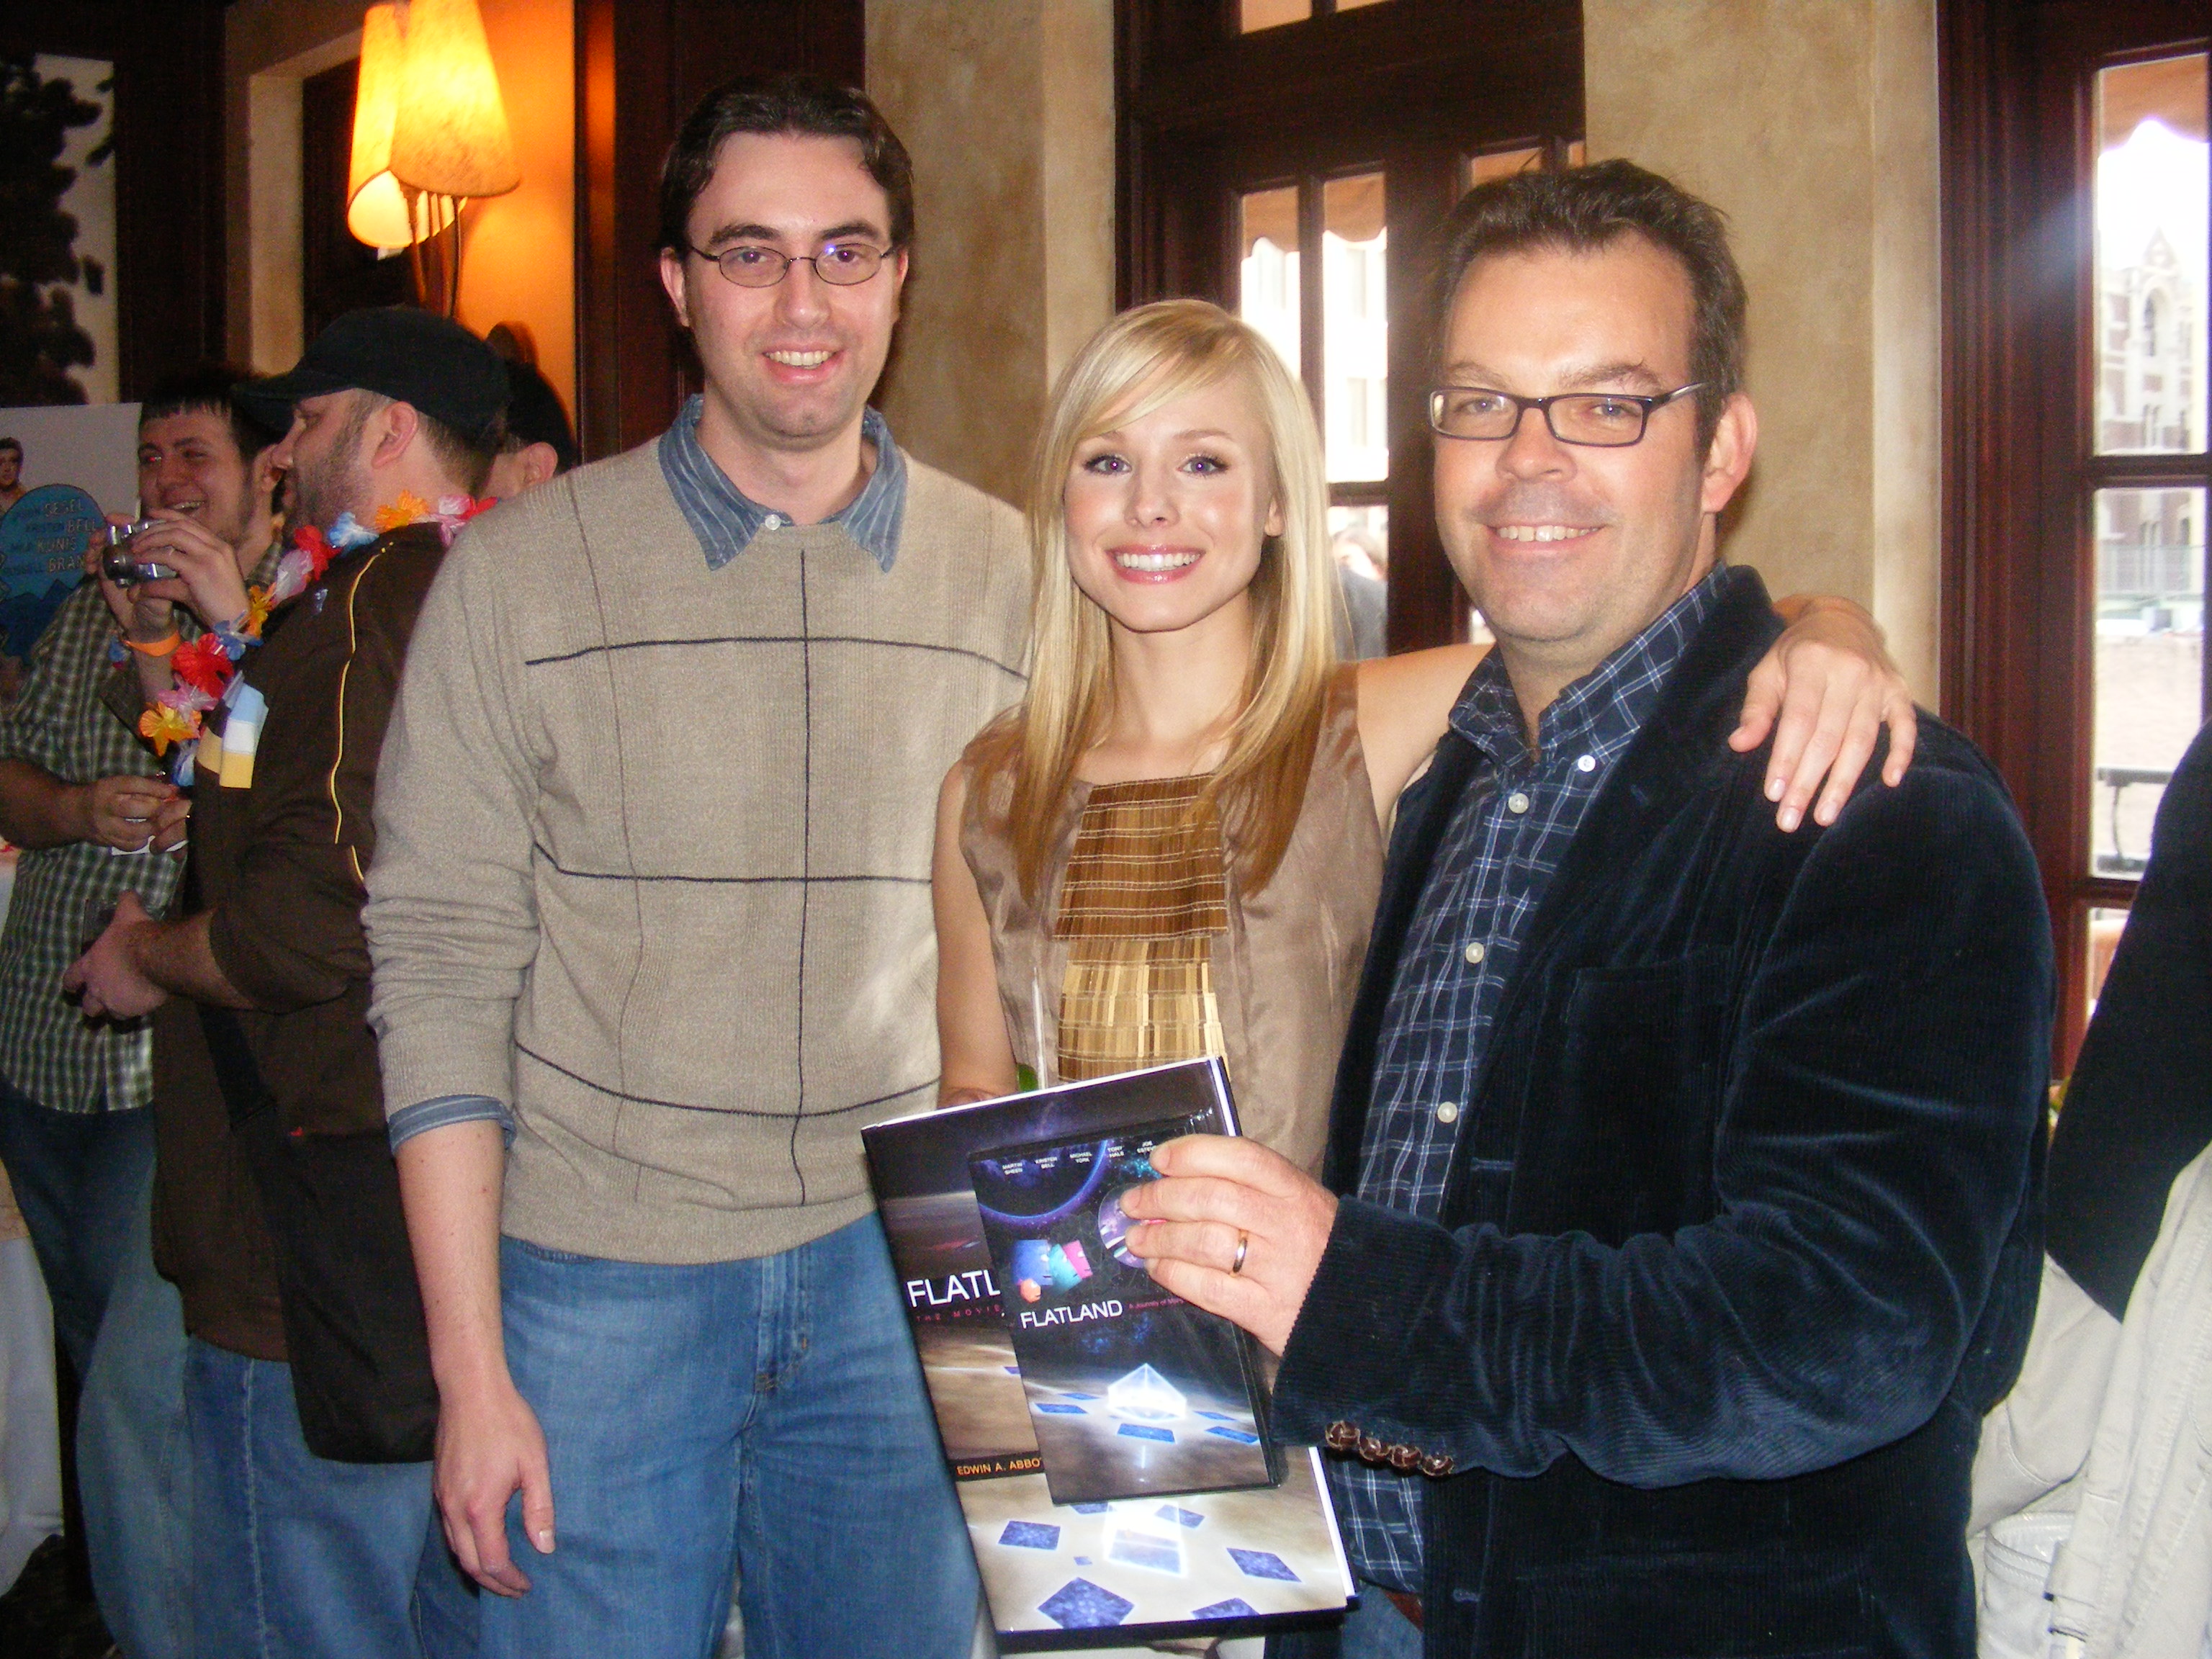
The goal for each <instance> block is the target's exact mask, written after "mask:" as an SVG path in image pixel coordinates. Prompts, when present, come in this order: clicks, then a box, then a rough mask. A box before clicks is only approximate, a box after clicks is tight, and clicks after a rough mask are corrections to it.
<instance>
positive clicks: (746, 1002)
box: [368, 444, 1029, 1262]
mask: <svg viewBox="0 0 2212 1659" xmlns="http://www.w3.org/2000/svg"><path fill="white" fill-rule="evenodd" d="M908 463H909V467H910V472H909V478H908V496H907V504H906V511H905V516H904V525H903V530H902V536H901V541H900V546H899V550H898V556H897V558H896V562H894V563H893V565H892V568H890V571H888V572H885V571H884V570H881V569H879V568H878V566H877V563H876V561H875V560H874V559H873V558H872V556H870V555H868V554H867V553H866V551H864V550H861V549H860V547H859V546H857V545H856V544H854V542H853V541H852V539H851V538H849V536H848V535H847V533H846V532H845V531H844V530H843V529H842V528H841V527H840V526H836V525H834V524H830V525H818V526H784V527H782V528H779V529H774V530H763V532H761V533H760V535H759V536H758V537H757V538H756V539H755V540H754V541H753V543H752V544H750V546H748V547H747V548H746V549H745V550H744V552H742V553H740V554H739V555H738V556H737V557H736V558H735V559H733V560H732V561H731V562H730V563H729V564H727V565H726V566H725V567H724V568H722V569H720V570H719V571H710V570H709V569H708V568H707V562H706V560H705V557H704V556H703V555H702V550H701V548H700V545H699V543H698V541H697V539H696V538H695V537H694V535H693V533H692V532H691V530H690V526H688V525H687V523H686V522H685V520H684V516H683V513H682V512H681V511H680V509H679V508H678V505H677V503H676V501H675V499H674V497H673V496H672V495H671V494H670V493H669V489H668V487H667V485H666V483H665V482H664V480H663V477H662V474H661V471H660V466H659V460H658V458H657V454H656V452H655V449H654V447H653V445H651V444H647V445H646V446H644V447H641V448H639V449H635V450H632V451H630V452H629V453H627V454H624V455H621V456H617V457H616V458H614V459H611V460H607V461H603V462H599V463H598V464H596V465H592V466H587V467H585V468H583V469H581V470H580V471H576V472H574V473H571V474H568V475H567V476H566V477H562V478H561V479H558V480H556V481H555V482H554V483H551V484H550V485H548V486H545V487H544V488H542V489H538V490H536V491H533V492H532V493H531V494H530V495H526V496H523V497H521V498H520V499H519V500H517V501H513V502H510V503H508V504H507V505H505V506H503V507H500V508H499V509H498V510H497V511H496V512H494V513H489V514H487V515H486V516H484V517H483V518H482V519H479V520H477V521H475V522H474V523H472V524H471V525H470V526H468V528H467V529H466V530H465V531H464V532H463V533H462V535H461V536H460V538H459V539H458V540H457V541H456V542H455V544H454V546H453V551H452V553H451V554H450V555H449V556H447V562H446V567H445V569H444V571H443V572H442V573H441V575H440V577H439V580H438V583H437V585H436V586H435V588H434V590H433V591H432V592H431V594H430V596H429V599H428V601H427V603H426V604H425V605H424V607H423V611H422V620H421V622H420V623H419V624H418V626H417V628H416V634H415V639H414V645H413V648H412V650H411V652H410V656H409V659H408V664H407V671H406V678H405V682H404V686H403V688H402V690H401V695H400V699H399V703H398V708H397V710H396V711H395V713H394V715H393V718H392V726H391V730H390V732H389V735H388V736H387V738H386V744H385V750H384V760H383V765H382V769H381V770H380V774H379V777H378V782H377V800H376V819H377V835H378V841H377V856H376V861H375V864H374V867H373V868H372V869H371V871H370V872H369V893H370V902H369V906H368V930H369V939H370V945H371V949H372V951H373V953H374V958H375V964H376V973H375V995H374V1003H373V1006H372V1011H371V1020H372V1023H373V1024H374V1026H375V1028H376V1030H377V1033H378V1036H379V1037H380V1040H381V1046H382V1060H383V1066H384V1078H385V1098H386V1104H387V1106H388V1108H389V1109H392V1110H394V1111H397V1110H399V1109H404V1108H405V1107H407V1106H409V1105H410V1104H413V1103H420V1102H423V1101H428V1100H434V1099H437V1098H440V1097H447V1096H458V1095H483V1096H489V1097H492V1098H494V1099H496V1100H499V1101H501V1102H503V1103H508V1104H510V1105H511V1106H512V1108H513V1112H514V1115H515V1119H516V1130H517V1133H516V1138H515V1140H514V1143H513V1150H512V1152H511V1153H510V1155H509V1158H508V1161H507V1185H506V1199H505V1208H504V1212H503V1217H502V1226H503V1228H504V1230H505V1231H507V1232H508V1233H510V1234H512V1235H513V1236H515V1237H520V1238H524V1239H526V1240H529V1241H531V1242H532V1243H539V1244H543V1245H546V1246H550V1247H551V1248H554V1249H564V1250H573V1251H576V1252H579V1253H580V1254H584V1255H598V1256H608V1257H614V1258H618V1259H622V1260H628V1261H656V1262H697V1261H720V1260H728V1259H733V1258H737V1257H743V1256H753V1255H766V1254H769V1253H770V1252H774V1251H778V1250H783V1249H791V1248H793V1247H794V1246H796V1245H799V1244H802V1243H806V1242H808V1241H809V1240H811V1239H813V1238H817V1237H821V1236H822V1235H823V1234H824V1233H827V1232H829V1231H832V1230H833V1229H835V1228H837V1227H840V1226H842V1225H845V1224H846V1223H847V1222H848V1221H851V1220H853V1219H854V1218H856V1217H858V1216H860V1215H861V1214H863V1213H865V1212H866V1211H867V1209H868V1208H869V1207H870V1199H869V1194H868V1187H867V1182H866V1176H865V1174H864V1171H863V1168H862V1164H861V1158H860V1127H861V1126H862V1125H863V1124H866V1123H870V1122H873V1121H876V1120H878V1119H879V1118H883V1117H887V1116H890V1115H895V1114H896V1113H899V1112H903V1111H909V1110H913V1109H917V1108H920V1107H922V1106H925V1105H927V1104H928V1103H930V1102H931V1101H933V1099H934V1097H935V1095H934V1091H935V1089H936V1084H937V1074H938V1057H937V1043H936V1027H935V1023H934V1009H933V998H934V989H935V979H936V947H935V941H934V935H933V929H932V926H931V917H930V904H929V865H930V848H931V839H932V832H933V810H934V805H935V801H936V796H937V790H938V786H939V782H940V781H941V780H942V779H943V776H944V775H945V771H946V769H948V768H949V767H950V766H951V763H952V762H953V761H954V760H955V759H956V758H957V757H958V755H959V753H960V750H961V748H962V746H963V744H965V743H966V742H967V740H968V739H969V737H970V736H972V735H973V734H974V732H975V731H976V729H977V728H978V727H979V726H981V725H982V724H983V723H984V722H985V721H986V720H988V719H989V718H990V716H991V715H992V714H994V713H995V712H996V711H997V710H999V709H1000V708H1003V707H1005V706H1006V704H1007V703H1009V702H1012V701H1013V700H1014V699H1015V698H1016V697H1017V696H1018V695H1019V694H1020V691H1021V686H1022V681H1021V670H1022V668H1023V666H1024V658H1023V650H1024V647H1023V639H1024V632H1025V627H1026V621H1027V609H1028V592H1029V576H1028V560H1027V555H1026V552H1025V550H1024V538H1023V533H1022V528H1021V523H1020V520H1019V518H1018V515H1017V514H1016V513H1014V512H1013V510H1012V508H1011V507H1007V506H1006V505H1005V504H1004V503H1003V502H1000V501H994V500H993V499H992V498H990V497H989V496H987V495H982V494H981V493H980V492H978V491H976V490H975V489H970V488H969V487H968V486H967V485H965V484H963V483H958V482H957V481H956V480H954V479H952V478H951V477H946V476H945V474H943V473H940V472H938V471H933V469H931V468H929V467H926V466H922V465H918V464H915V463H913V462H912V460H911V458H910V457H909V458H908Z"/></svg>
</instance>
